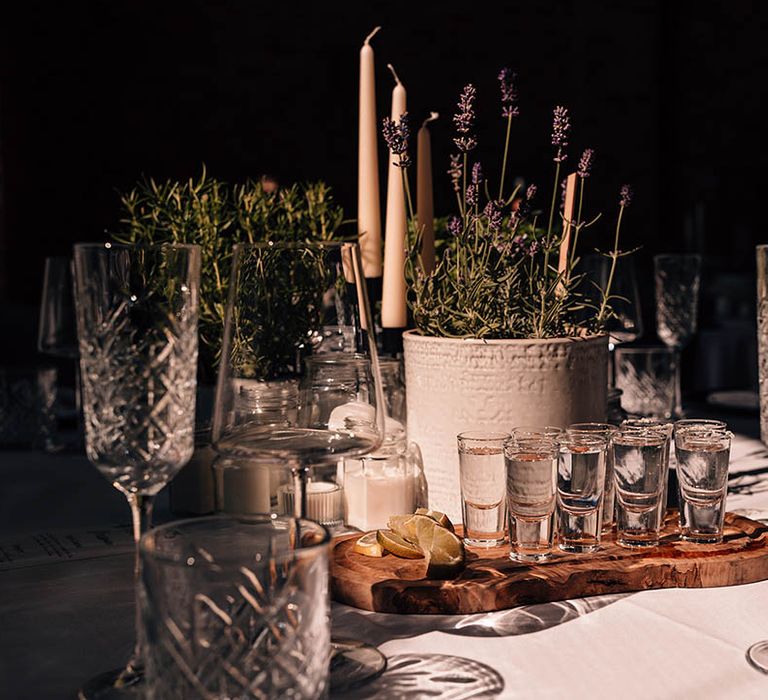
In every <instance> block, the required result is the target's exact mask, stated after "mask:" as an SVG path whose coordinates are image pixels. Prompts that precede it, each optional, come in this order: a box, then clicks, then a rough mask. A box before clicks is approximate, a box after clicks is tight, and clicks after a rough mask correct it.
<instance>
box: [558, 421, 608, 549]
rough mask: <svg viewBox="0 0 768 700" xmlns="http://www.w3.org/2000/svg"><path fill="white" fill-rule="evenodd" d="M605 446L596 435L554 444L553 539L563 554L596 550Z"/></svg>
mask: <svg viewBox="0 0 768 700" xmlns="http://www.w3.org/2000/svg"><path fill="white" fill-rule="evenodd" d="M607 444H608V443H607V441H606V439H605V438H604V437H602V436H600V435H597V434H592V435H584V434H576V435H568V436H566V437H564V438H561V439H560V440H559V441H558V445H559V453H558V461H557V540H558V547H559V548H560V549H562V550H563V551H564V552H579V553H580V552H594V551H596V550H597V549H598V548H599V547H600V534H601V531H602V506H603V489H604V486H605V462H606V451H607Z"/></svg>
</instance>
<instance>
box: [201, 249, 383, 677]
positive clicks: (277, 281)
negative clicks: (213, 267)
mask: <svg viewBox="0 0 768 700" xmlns="http://www.w3.org/2000/svg"><path fill="white" fill-rule="evenodd" d="M329 327H340V328H342V329H343V330H342V331H341V332H339V333H338V335H339V336H340V337H342V338H344V339H345V340H344V342H343V347H341V348H340V349H339V351H337V352H327V348H326V349H324V348H323V347H321V346H322V345H323V342H324V339H325V338H326V332H325V331H326V329H328V328H329ZM270 393H274V394H275V395H281V396H286V395H291V394H292V393H294V394H295V395H296V396H297V410H296V411H284V412H282V413H281V415H280V416H279V418H278V419H276V420H275V421H272V422H269V421H266V422H265V420H264V416H263V413H261V412H259V411H258V410H257V409H256V403H257V402H256V401H255V398H256V397H259V400H260V401H263V397H264V396H266V395H268V394H270ZM212 435H213V443H214V447H215V449H216V450H217V452H218V453H219V455H220V457H221V458H223V459H226V460H228V461H230V462H233V463H237V460H238V459H241V460H249V459H266V460H271V461H272V462H273V463H274V461H275V459H277V460H279V462H280V463H281V464H283V465H284V466H285V469H286V470H290V472H291V475H292V477H293V484H294V494H293V505H294V512H295V516H296V517H300V518H306V517H307V498H306V492H307V481H308V471H309V469H310V467H319V468H321V469H322V467H324V466H325V467H328V466H330V465H336V464H337V463H338V462H340V461H341V460H343V459H346V458H354V457H360V456H362V455H365V454H367V453H369V452H371V451H373V450H375V449H376V448H378V447H379V445H380V444H381V441H382V438H383V435H384V400H383V395H382V389H381V382H380V373H379V368H378V359H377V356H376V343H375V338H374V335H373V322H372V317H371V313H370V307H369V305H368V298H367V291H366V286H365V280H364V278H363V275H362V263H361V260H360V250H359V248H358V246H357V244H356V243H340V242H317V243H274V242H266V243H253V244H238V245H235V246H234V248H233V256H232V273H231V279H230V286H229V298H228V303H227V309H226V318H225V324H224V338H223V343H222V354H221V361H220V363H219V376H218V382H217V385H216V401H215V406H214V417H213V433H212ZM334 649H335V651H337V652H338V651H339V650H341V655H339V653H337V654H336V655H335V656H334V658H333V662H332V664H331V669H332V681H331V682H332V685H333V686H334V688H335V689H336V690H339V689H340V688H341V687H342V686H343V685H347V686H349V685H351V684H353V683H357V682H361V681H363V680H365V679H367V678H370V677H372V676H374V675H377V674H378V673H380V672H381V671H382V670H383V668H384V667H385V665H386V661H385V660H384V657H383V656H382V655H381V654H380V653H379V652H378V650H376V649H375V648H374V647H368V646H367V645H361V644H359V643H355V642H349V641H348V640H345V641H343V642H341V641H338V640H335V643H334ZM345 652H349V653H348V655H347V656H345ZM345 658H346V659H348V660H349V661H350V663H349V664H344V663H343V659H345ZM340 681H344V682H343V683H341V682H340Z"/></svg>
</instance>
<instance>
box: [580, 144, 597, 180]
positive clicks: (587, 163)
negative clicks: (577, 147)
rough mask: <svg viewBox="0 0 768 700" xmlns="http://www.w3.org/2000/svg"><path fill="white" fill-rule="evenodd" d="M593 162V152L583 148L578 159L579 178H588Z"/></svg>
mask: <svg viewBox="0 0 768 700" xmlns="http://www.w3.org/2000/svg"><path fill="white" fill-rule="evenodd" d="M594 162H595V152H594V150H592V149H591V148H585V149H584V153H582V154H581V158H579V169H578V171H577V172H578V174H579V177H580V178H586V177H589V176H590V173H591V172H592V165H593V163H594Z"/></svg>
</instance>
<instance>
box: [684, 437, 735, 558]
mask: <svg viewBox="0 0 768 700" xmlns="http://www.w3.org/2000/svg"><path fill="white" fill-rule="evenodd" d="M732 438H733V434H732V433H729V432H728V431H727V430H722V429H712V428H701V427H687V428H686V427H683V428H680V429H678V430H676V431H675V452H676V454H677V480H678V485H679V495H680V531H681V536H682V538H683V539H684V540H688V541H690V542H700V543H709V544H713V543H717V542H720V541H721V540H722V539H723V518H724V517H725V497H726V491H727V489H728V462H729V458H730V452H731V439H732Z"/></svg>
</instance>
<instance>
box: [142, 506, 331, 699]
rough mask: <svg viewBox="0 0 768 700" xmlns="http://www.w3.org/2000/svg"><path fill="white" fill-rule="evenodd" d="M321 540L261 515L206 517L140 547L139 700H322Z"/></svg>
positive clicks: (309, 527) (324, 553)
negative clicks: (142, 655) (143, 680)
mask: <svg viewBox="0 0 768 700" xmlns="http://www.w3.org/2000/svg"><path fill="white" fill-rule="evenodd" d="M328 542H329V535H328V531H327V530H326V529H325V528H324V527H323V526H321V525H319V524H317V523H314V522H311V521H308V520H297V519H294V518H281V517H277V516H269V515H255V516H210V517H205V518H196V519H194V520H182V521H177V522H173V523H169V524H168V525H163V526H161V527H158V528H156V529H154V530H151V531H150V532H148V533H147V534H146V535H144V537H143V538H142V540H141V548H140V551H141V561H142V576H141V595H140V601H141V607H142V621H143V629H144V637H145V640H146V675H147V697H148V698H149V699H150V700H152V699H158V700H160V699H163V700H164V699H165V698H190V697H200V698H225V697H226V698H275V699H276V698H286V697H290V698H296V699H302V700H303V699H305V698H306V699H307V700H309V699H310V698H317V697H324V696H325V694H326V693H327V689H328V677H329V676H328V673H329V658H330V650H331V646H330V617H329V613H330V611H329V602H328V600H329V599H328Z"/></svg>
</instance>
